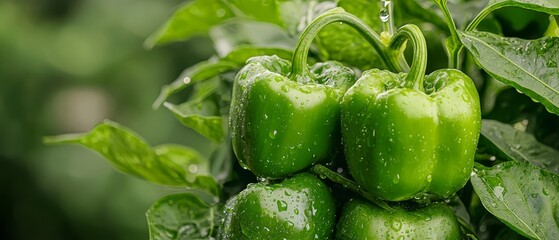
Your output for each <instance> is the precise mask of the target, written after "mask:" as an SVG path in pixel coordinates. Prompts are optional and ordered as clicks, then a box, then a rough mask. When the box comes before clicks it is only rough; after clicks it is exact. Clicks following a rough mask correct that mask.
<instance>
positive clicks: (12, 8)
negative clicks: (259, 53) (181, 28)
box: [0, 0, 213, 240]
mask: <svg viewBox="0 0 559 240" xmlns="http://www.w3.org/2000/svg"><path fill="white" fill-rule="evenodd" d="M181 2H182V1H180V0H166V1H153V0H151V1H150V0H116V1H114V0H24V1H22V0H0V187H1V189H0V191H1V197H0V223H1V226H0V234H1V236H2V237H1V238H2V239H34V240H40V239H148V229H147V224H146V220H145V215H144V213H145V210H147V209H148V207H149V206H150V205H151V204H152V203H153V202H154V201H155V200H156V199H158V198H159V197H161V196H163V195H165V194H167V193H169V192H171V191H173V189H168V188H164V187H161V186H156V185H153V184H150V183H147V182H144V181H142V180H139V179H136V178H132V177H129V176H126V175H124V174H122V173H119V172H117V171H115V170H113V168H112V167H111V166H110V165H109V163H108V162H106V161H105V160H104V159H103V158H102V157H101V156H100V155H97V154H96V153H94V152H92V151H90V150H87V149H85V148H83V147H80V146H45V145H43V144H42V143H41V137H42V136H45V135H56V134H61V133H71V132H85V131H88V130H89V129H91V128H92V127H93V126H94V125H95V124H96V123H98V122H100V121H102V120H103V119H111V120H114V121H117V122H119V123H122V124H123V125H125V126H127V127H129V128H131V129H132V130H134V131H136V132H138V133H139V134H140V135H141V136H143V137H144V138H145V139H146V140H147V141H148V142H149V143H150V144H151V145H157V144H161V143H179V144H187V145H191V146H194V147H197V148H198V149H200V150H202V152H203V153H204V154H208V153H207V152H204V150H205V149H206V148H205V146H207V144H208V143H207V142H206V140H204V139H203V138H202V137H200V136H199V135H197V134H195V133H193V132H191V131H190V130H188V129H187V128H185V127H183V126H182V125H181V124H180V123H179V121H177V120H176V119H175V118H174V117H173V116H172V115H171V114H170V113H169V112H168V111H166V110H163V109H160V110H152V109H151V104H152V102H153V100H155V98H156V96H157V94H158V93H159V90H160V87H161V86H162V85H164V84H166V83H168V82H170V81H172V80H174V79H175V77H177V76H178V75H179V73H180V72H181V71H182V70H183V69H184V68H185V67H187V66H189V65H192V64H193V63H196V62H198V61H200V60H203V59H207V58H208V57H209V56H210V55H212V54H213V52H211V51H212V47H211V42H210V41H208V40H207V39H205V38H196V39H193V40H190V41H188V42H186V43H180V44H173V45H169V46H165V47H160V48H156V49H153V50H147V49H145V48H144V47H143V41H144V40H145V38H146V37H147V36H148V35H149V34H150V33H152V32H153V31H155V29H156V28H157V27H158V26H159V25H161V24H162V23H164V21H165V20H166V19H167V18H168V17H169V15H170V14H171V13H172V12H173V10H174V9H175V8H176V7H177V6H178V5H179V4H180V3H181Z"/></svg>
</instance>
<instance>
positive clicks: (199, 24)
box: [145, 0, 234, 47]
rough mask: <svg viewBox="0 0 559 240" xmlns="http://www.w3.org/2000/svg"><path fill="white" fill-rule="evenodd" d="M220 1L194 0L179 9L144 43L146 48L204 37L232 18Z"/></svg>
mask: <svg viewBox="0 0 559 240" xmlns="http://www.w3.org/2000/svg"><path fill="white" fill-rule="evenodd" d="M233 16H234V15H233V12H232V11H231V9H229V7H227V6H226V5H225V4H224V3H223V2H222V1H220V0H194V1H189V2H187V3H186V4H184V5H182V6H181V7H179V8H178V9H177V10H176V11H175V13H173V16H171V17H170V18H169V20H167V22H166V23H165V24H164V25H163V26H162V27H161V28H160V29H159V30H158V31H157V32H155V33H154V34H152V35H151V36H150V37H149V38H148V39H147V40H146V42H145V45H146V46H147V47H153V46H155V45H161V44H165V43H169V42H175V41H182V40H186V39H188V38H190V37H192V36H195V35H205V34H207V32H208V31H209V30H210V28H212V27H213V26H215V25H217V24H220V23H222V22H223V21H225V20H227V19H229V18H231V17H233Z"/></svg>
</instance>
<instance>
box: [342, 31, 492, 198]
mask: <svg viewBox="0 0 559 240" xmlns="http://www.w3.org/2000/svg"><path fill="white" fill-rule="evenodd" d="M405 36H407V38H410V39H412V44H414V60H413V61H414V62H413V65H412V67H411V70H410V72H409V73H407V74H406V73H399V74H395V73H392V72H389V71H383V70H370V71H367V72H364V73H363V75H362V77H361V78H360V79H359V80H358V81H357V83H356V84H355V85H354V86H353V87H352V88H351V89H349V90H348V91H347V93H346V95H345V96H344V98H343V102H342V119H341V122H342V133H343V139H344V145H345V154H346V159H347V163H348V167H349V171H350V173H351V175H352V176H353V177H354V178H355V181H356V182H357V183H358V184H359V185H360V186H361V187H363V188H364V189H366V190H367V191H370V192H372V193H373V194H375V195H377V196H378V197H380V198H382V199H385V200H390V201H400V200H407V199H411V198H414V197H421V196H420V195H422V194H426V193H427V194H434V195H437V196H442V197H448V196H450V195H451V194H453V193H455V192H456V191H458V190H459V189H461V188H462V187H463V186H464V184H465V183H466V182H467V181H468V179H469V177H470V173H471V171H472V168H473V159H474V154H475V150H476V146H477V141H478V138H479V133H480V127H481V124H480V122H481V113H480V104H479V97H478V94H477V91H476V88H475V86H474V84H473V82H472V80H471V79H470V78H469V77H468V76H467V75H465V74H464V73H462V72H460V71H458V70H451V69H447V70H438V71H435V72H433V73H431V74H430V75H429V76H427V77H425V79H424V73H425V66H426V47H425V39H424V38H423V35H422V34H421V32H420V30H419V29H418V28H417V27H416V26H413V25H407V26H405V27H404V28H402V29H401V30H400V31H399V32H398V33H397V34H396V35H395V37H394V39H393V43H392V44H396V45H397V44H402V42H403V38H404V37H405Z"/></svg>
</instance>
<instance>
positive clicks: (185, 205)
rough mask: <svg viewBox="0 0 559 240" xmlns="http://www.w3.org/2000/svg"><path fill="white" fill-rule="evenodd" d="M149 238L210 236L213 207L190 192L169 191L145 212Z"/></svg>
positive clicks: (173, 238) (172, 239) (170, 239)
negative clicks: (175, 192)
mask: <svg viewBox="0 0 559 240" xmlns="http://www.w3.org/2000/svg"><path fill="white" fill-rule="evenodd" d="M146 217H147V221H148V226H149V239H150V240H182V239H185V240H186V239H209V238H210V237H211V235H212V231H213V228H214V219H215V207H213V206H210V205H209V204H208V203H206V202H204V201H202V200H201V199H200V198H198V197H197V196H196V195H193V194H191V193H180V194H174V195H168V196H165V197H163V198H161V199H159V200H158V201H157V202H155V203H154V204H153V205H152V206H151V207H150V208H149V209H148V211H147V212H146Z"/></svg>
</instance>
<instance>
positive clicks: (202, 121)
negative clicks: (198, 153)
mask: <svg viewBox="0 0 559 240" xmlns="http://www.w3.org/2000/svg"><path fill="white" fill-rule="evenodd" d="M163 105H164V106H165V107H166V108H167V109H169V110H170V111H171V112H172V113H173V114H174V115H175V117H177V119H179V121H180V122H181V123H182V124H183V125H184V126H187V127H189V128H192V129H193V130H194V131H196V132H197V133H199V134H200V135H202V136H204V137H206V138H208V139H210V140H212V141H214V142H221V141H222V140H223V137H224V136H225V128H224V124H223V118H222V116H221V115H219V111H218V107H217V106H216V104H215V103H213V102H212V101H208V100H206V101H188V102H186V103H183V104H181V105H174V104H172V103H169V102H165V103H163Z"/></svg>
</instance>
